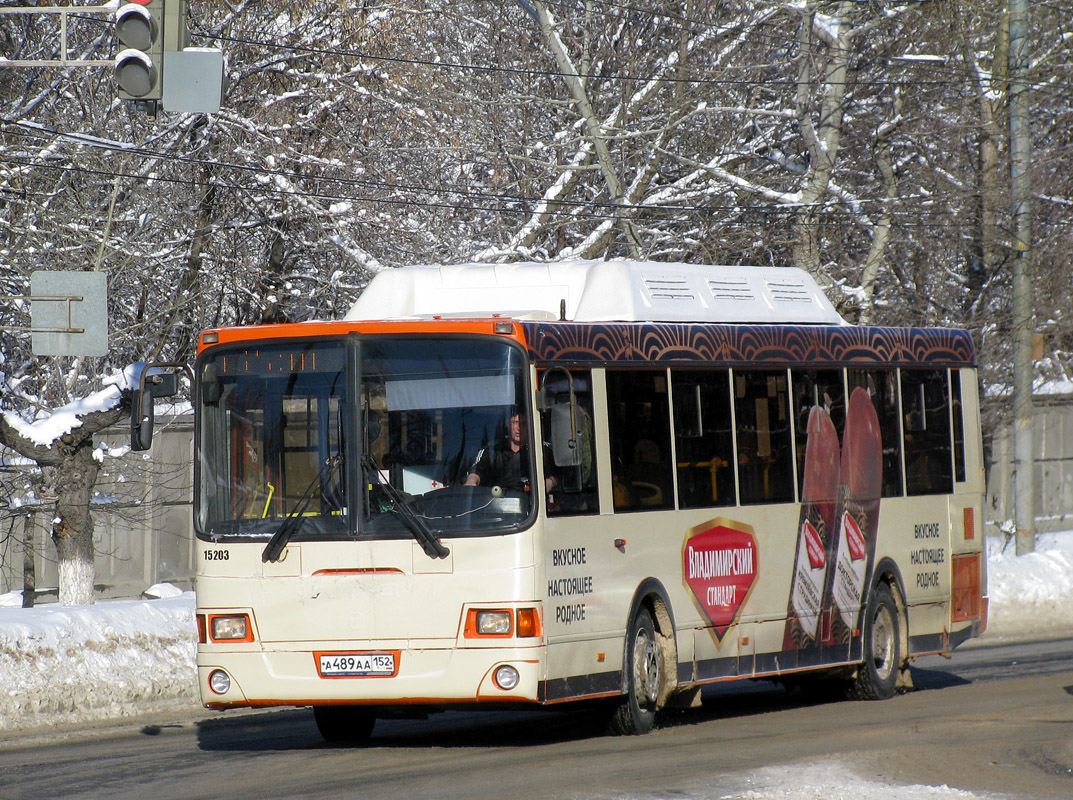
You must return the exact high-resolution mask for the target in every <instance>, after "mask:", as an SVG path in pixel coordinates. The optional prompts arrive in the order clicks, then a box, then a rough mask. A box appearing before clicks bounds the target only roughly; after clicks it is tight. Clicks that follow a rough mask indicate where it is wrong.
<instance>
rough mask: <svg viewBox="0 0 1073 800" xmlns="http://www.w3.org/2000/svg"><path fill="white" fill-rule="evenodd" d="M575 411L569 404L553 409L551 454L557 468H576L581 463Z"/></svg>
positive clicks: (562, 404)
mask: <svg viewBox="0 0 1073 800" xmlns="http://www.w3.org/2000/svg"><path fill="white" fill-rule="evenodd" d="M574 411H575V409H573V408H571V406H570V404H569V403H560V404H559V405H554V406H552V407H551V452H552V455H553V456H554V457H555V466H557V467H576V466H577V465H578V464H580V463H581V446H580V445H581V443H580V442H579V441H578V431H577V429H576V428H575V426H574V420H575V414H574Z"/></svg>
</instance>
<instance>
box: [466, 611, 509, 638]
mask: <svg viewBox="0 0 1073 800" xmlns="http://www.w3.org/2000/svg"><path fill="white" fill-rule="evenodd" d="M513 632H514V614H513V613H512V612H511V611H510V610H508V609H494V610H493V609H475V608H473V609H470V611H469V614H467V615H466V630H465V633H466V638H472V637H474V636H510V635H511V634H512V633H513Z"/></svg>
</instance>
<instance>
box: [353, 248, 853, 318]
mask: <svg viewBox="0 0 1073 800" xmlns="http://www.w3.org/2000/svg"><path fill="white" fill-rule="evenodd" d="M492 316H501V317H509V318H513V319H530V320H555V319H564V320H573V321H578V322H723V323H756V322H758V323H775V324H797V325H844V324H846V322H845V320H843V319H842V317H841V316H839V314H838V312H837V311H835V308H834V306H833V305H831V302H830V301H829V300H828V299H827V297H826V296H825V295H824V294H823V291H822V290H821V289H820V287H819V286H818V285H817V284H816V281H815V280H814V279H813V278H812V276H811V275H809V274H808V273H807V272H805V271H804V270H799V269H795V268H792V267H747V266H715V265H702V264H682V263H661V262H651V261H648V262H646V261H559V262H554V263H548V264H536V263H519V264H460V265H455V266H426V267H404V268H399V269H390V270H385V271H383V272H381V273H379V274H377V275H376V276H375V277H374V278H373V280H372V281H371V282H370V283H369V285H368V287H366V289H365V291H364V292H362V294H361V296H360V297H359V298H358V300H357V302H355V303H354V305H353V306H352V307H351V309H350V311H349V313H348V314H347V315H346V319H347V320H351V321H356V320H382V319H413V318H424V319H428V318H431V317H444V318H457V317H492Z"/></svg>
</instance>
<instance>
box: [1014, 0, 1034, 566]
mask: <svg viewBox="0 0 1073 800" xmlns="http://www.w3.org/2000/svg"><path fill="white" fill-rule="evenodd" d="M1028 65H1029V43H1028V0H1010V50H1009V75H1010V193H1011V195H1012V202H1013V235H1014V242H1015V247H1016V252H1015V253H1014V257H1013V330H1014V363H1013V413H1014V439H1013V448H1014V457H1013V461H1014V468H1015V471H1016V472H1015V480H1014V494H1015V497H1014V517H1015V519H1014V525H1015V529H1016V532H1017V534H1016V536H1017V543H1016V549H1017V555H1024V554H1025V553H1030V552H1032V551H1033V550H1035V548H1036V486H1035V484H1036V481H1035V454H1034V452H1033V450H1034V444H1035V442H1034V436H1033V433H1032V380H1033V377H1034V372H1035V370H1034V368H1033V364H1032V339H1033V333H1034V330H1033V328H1034V324H1033V323H1034V318H1033V308H1032V307H1033V301H1032V282H1031V275H1032V175H1031V172H1030V168H1031V164H1030V157H1031V152H1032V138H1031V136H1032V134H1031V130H1030V128H1029V117H1028V88H1029V87H1028V79H1029V75H1028Z"/></svg>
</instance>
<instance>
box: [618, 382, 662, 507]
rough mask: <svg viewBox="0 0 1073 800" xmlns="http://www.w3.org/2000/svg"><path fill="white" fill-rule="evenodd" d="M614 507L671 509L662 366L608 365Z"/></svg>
mask: <svg viewBox="0 0 1073 800" xmlns="http://www.w3.org/2000/svg"><path fill="white" fill-rule="evenodd" d="M607 403H608V417H609V428H610V431H609V433H610V438H611V442H610V444H611V477H612V480H613V481H614V487H613V492H614V498H615V511H650V510H654V509H659V508H674V496H673V493H672V489H671V487H672V486H673V475H672V472H671V429H670V409H669V407H668V398H667V373H666V371H664V370H659V371H656V370H608V371H607Z"/></svg>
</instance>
